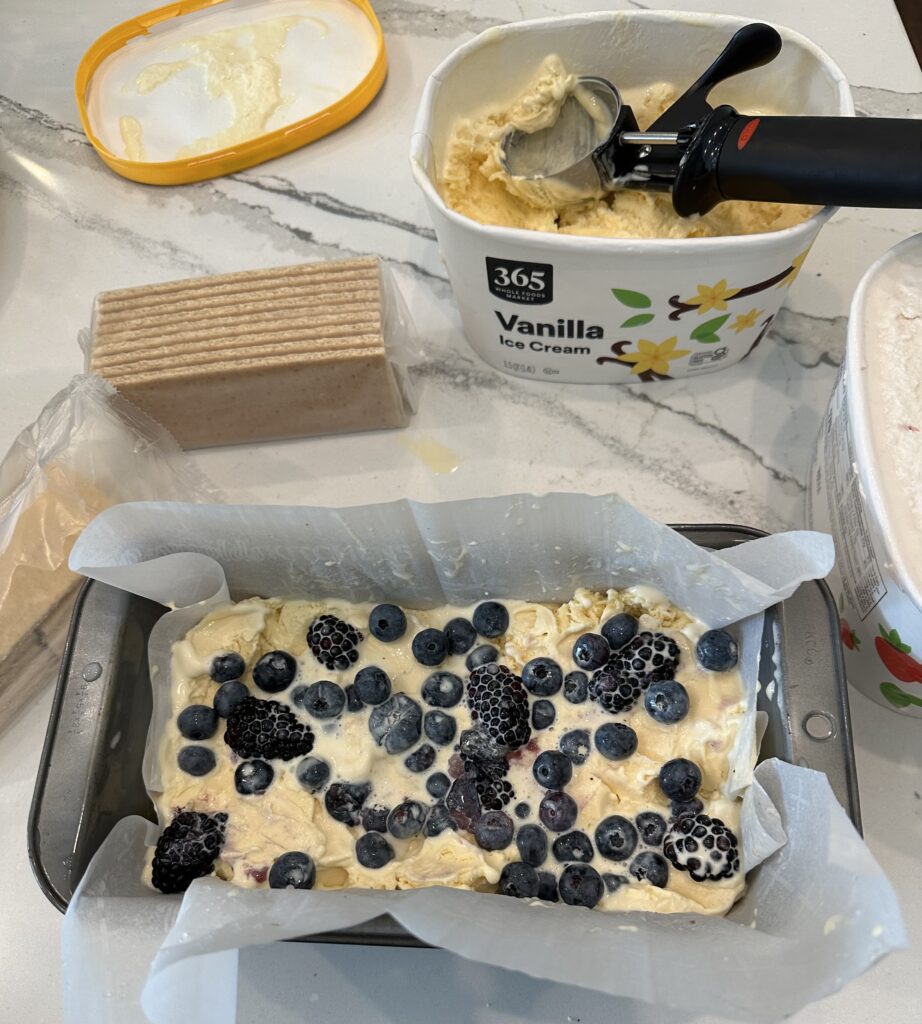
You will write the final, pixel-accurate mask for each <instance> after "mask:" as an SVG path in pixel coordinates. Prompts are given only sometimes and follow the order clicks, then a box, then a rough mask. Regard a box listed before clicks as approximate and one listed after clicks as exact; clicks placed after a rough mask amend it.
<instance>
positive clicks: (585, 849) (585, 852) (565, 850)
mask: <svg viewBox="0 0 922 1024" xmlns="http://www.w3.org/2000/svg"><path fill="white" fill-rule="evenodd" d="M552 849H553V850H554V856H555V857H556V859H557V860H559V861H560V863H561V864H566V863H568V862H569V861H574V860H576V861H580V862H581V863H584V864H585V863H588V862H589V861H590V860H592V854H593V850H592V841H591V840H590V838H589V836H587V835H586V833H585V832H568V833H567V834H566V835H565V836H558V837H557V838H556V839H555V840H554V845H553V847H552Z"/></svg>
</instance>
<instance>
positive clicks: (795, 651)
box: [29, 525, 861, 945]
mask: <svg viewBox="0 0 922 1024" xmlns="http://www.w3.org/2000/svg"><path fill="white" fill-rule="evenodd" d="M675 529H677V530H678V531H679V532H680V533H682V534H684V535H685V536H686V537H688V538H689V539H690V540H692V541H694V542H695V543H696V544H699V545H701V546H702V547H706V548H712V549H716V550H719V549H721V548H727V547H732V546H733V545H735V544H740V543H743V542H744V541H747V540H752V539H753V538H755V537H759V536H762V534H761V533H760V532H759V531H757V530H752V529H749V528H746V527H739V526H723V525H717V526H677V527H675ZM166 611H167V609H166V608H164V607H162V606H161V605H158V604H155V603H153V602H151V601H147V600H145V599H143V598H139V597H135V596H133V595H130V594H127V593H125V592H124V591H121V590H116V589H115V588H113V587H109V586H106V585H105V584H102V583H96V582H87V583H86V584H85V585H84V587H83V589H82V591H81V592H80V595H79V597H78V599H77V603H76V606H75V608H74V613H73V619H72V621H71V627H70V634H69V637H68V640H67V646H66V648H65V652H64V658H63V661H62V664H61V671H60V676H59V678H58V684H57V692H56V693H55V698H54V703H53V705H52V709H51V717H50V721H49V724H48V733H47V736H46V739H45V746H44V750H43V751H42V759H41V763H40V765H39V770H38V776H37V779H36V785H35V794H34V797H33V801H32V810H31V814H30V817H29V857H30V860H31V862H32V868H33V871H34V872H35V876H36V878H37V879H38V883H39V885H40V886H41V887H42V889H43V891H44V892H45V895H46V896H47V897H48V899H50V900H51V902H52V903H53V904H54V905H55V906H56V907H57V908H58V909H59V910H62V911H63V910H65V909H66V907H67V905H68V903H69V902H70V899H71V897H72V896H73V893H74V890H75V889H76V887H77V884H78V883H79V881H80V879H81V878H82V877H83V873H84V871H85V870H86V867H87V864H88V863H89V861H90V859H91V858H92V856H93V854H94V853H95V852H96V850H97V849H98V848H99V846H100V845H101V844H102V841H103V840H104V839H105V837H106V836H107V835H108V833H109V831H110V829H111V828H112V826H113V825H114V824H115V823H116V822H117V821H118V820H119V819H120V818H123V817H125V816H126V815H129V814H140V815H142V816H143V817H146V818H149V819H150V820H151V821H154V820H156V817H155V814H154V808H153V805H152V804H151V801H150V798H149V797H148V795H147V792H146V791H145V789H144V783H143V781H142V779H141V759H142V757H143V754H144V743H145V739H146V735H147V727H148V723H149V720H150V715H151V685H150V677H149V674H148V667H147V640H148V637H149V636H150V632H151V629H152V628H153V626H154V624H155V623H156V622H157V620H158V619H159V618H160V616H161V615H163V614H165V612H166ZM762 655H763V656H762V659H761V669H760V684H761V685H760V692H759V706H760V708H762V709H763V710H764V711H765V712H766V713H767V714H768V728H767V730H766V733H765V736H764V738H763V740H762V746H761V752H760V758H762V759H765V758H770V757H778V758H781V759H782V760H784V761H788V762H791V763H793V764H799V765H804V766H807V767H809V768H814V769H817V770H818V771H822V772H825V773H826V775H827V777H828V779H829V783H830V785H831V786H832V789H833V791H834V793H835V795H836V797H837V798H838V800H839V802H840V803H841V804H842V806H843V807H844V808H845V810H846V811H847V812H848V814H849V817H850V818H851V819H852V821H853V822H854V824H855V826H856V827H857V828H858V829H859V830H860V828H861V818H860V810H859V804H858V781H857V778H856V775H855V760H854V752H853V749H852V739H851V728H850V722H849V712H848V694H847V691H846V684H845V668H844V664H843V659H842V649H841V645H840V643H839V628H838V615H837V613H836V608H835V604H834V602H833V600H832V596H831V594H830V592H829V590H828V588H827V587H826V585H825V584H824V583H821V582H810V583H805V584H803V585H802V586H801V587H800V588H799V589H798V590H797V591H796V593H795V594H793V595H792V596H791V597H790V598H788V600H787V601H784V602H783V603H782V604H780V605H776V606H775V607H773V608H771V609H770V610H769V611H768V612H767V613H766V617H765V631H764V634H763V638H762ZM306 941H315V942H351V943H365V944H373V945H422V943H420V942H419V941H418V940H417V939H415V938H414V937H413V936H412V935H410V934H408V933H407V932H406V931H404V930H403V928H401V927H400V926H399V925H398V924H397V923H396V922H395V921H393V920H392V919H391V918H390V917H388V916H384V917H381V918H376V919H375V920H373V921H369V922H367V923H365V924H362V925H358V926H356V927H353V928H348V929H344V930H343V931H339V932H333V933H328V934H324V935H315V936H311V937H310V938H309V939H308V940H306Z"/></svg>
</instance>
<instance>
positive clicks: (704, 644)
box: [695, 629, 739, 672]
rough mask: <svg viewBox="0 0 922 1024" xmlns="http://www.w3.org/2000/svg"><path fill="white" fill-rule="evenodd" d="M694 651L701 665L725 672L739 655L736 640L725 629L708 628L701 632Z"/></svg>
mask: <svg viewBox="0 0 922 1024" xmlns="http://www.w3.org/2000/svg"><path fill="white" fill-rule="evenodd" d="M695 653H696V654H697V655H698V662H699V664H700V665H701V667H702V668H706V669H708V670H709V671H711V672H726V671H727V670H728V669H731V668H733V666H734V665H735V664H736V662H737V660H738V657H739V651H738V649H737V646H736V641H735V640H734V639H733V637H732V636H730V634H729V633H728V632H727V631H726V630H725V629H709V630H708V631H707V632H706V633H702V634H701V639H700V640H699V641H698V644H697V646H696V647H695Z"/></svg>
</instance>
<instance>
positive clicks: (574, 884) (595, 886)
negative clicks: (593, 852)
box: [557, 864, 605, 907]
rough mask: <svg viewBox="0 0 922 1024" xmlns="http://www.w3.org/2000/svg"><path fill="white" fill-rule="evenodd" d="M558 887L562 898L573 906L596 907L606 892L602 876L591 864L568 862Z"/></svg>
mask: <svg viewBox="0 0 922 1024" xmlns="http://www.w3.org/2000/svg"><path fill="white" fill-rule="evenodd" d="M557 887H558V889H559V891H560V898H561V899H562V900H563V901H564V903H567V904H569V906H571V907H594V906H595V905H596V904H597V903H598V902H599V900H600V899H601V898H602V896H603V895H604V893H605V883H604V882H603V881H602V876H601V875H600V874H599V873H598V871H596V869H595V868H594V867H591V866H590V865H589V864H568V865H567V866H566V867H565V868H564V869H563V871H562V872H561V875H560V881H559V882H558V883H557Z"/></svg>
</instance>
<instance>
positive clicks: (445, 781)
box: [426, 772, 451, 800]
mask: <svg viewBox="0 0 922 1024" xmlns="http://www.w3.org/2000/svg"><path fill="white" fill-rule="evenodd" d="M450 789H451V779H450V778H449V777H448V776H447V775H446V774H445V773H444V772H433V773H432V775H430V776H429V778H428V779H426V792H427V793H428V794H429V796H432V797H435V799H436V800H441V799H442V797H443V796H445V794H446V793H447V792H448V791H449V790H450Z"/></svg>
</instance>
